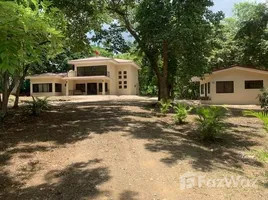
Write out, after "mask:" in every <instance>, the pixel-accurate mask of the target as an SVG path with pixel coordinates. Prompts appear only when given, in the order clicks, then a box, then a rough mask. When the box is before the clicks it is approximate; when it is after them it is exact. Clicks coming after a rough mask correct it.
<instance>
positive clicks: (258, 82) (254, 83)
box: [245, 80, 264, 90]
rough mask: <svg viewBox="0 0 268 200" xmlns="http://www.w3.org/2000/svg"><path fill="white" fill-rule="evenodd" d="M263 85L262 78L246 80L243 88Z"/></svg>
mask: <svg viewBox="0 0 268 200" xmlns="http://www.w3.org/2000/svg"><path fill="white" fill-rule="evenodd" d="M263 86H264V81H263V80H246V81H245V90H252V89H262V88H263Z"/></svg>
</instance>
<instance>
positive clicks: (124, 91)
mask: <svg viewBox="0 0 268 200" xmlns="http://www.w3.org/2000/svg"><path fill="white" fill-rule="evenodd" d="M131 68H132V67H130V66H129V65H124V66H122V65H117V66H116V91H117V92H116V93H117V95H134V94H133V93H132V90H131V80H132V77H131V76H132V73H131ZM120 71H122V72H124V71H126V72H127V79H121V80H119V72H120ZM122 76H124V74H123V73H122ZM119 81H122V82H123V83H124V81H127V89H125V88H124V84H122V86H123V88H122V89H119Z"/></svg>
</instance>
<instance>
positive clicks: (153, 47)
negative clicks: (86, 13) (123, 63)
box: [106, 0, 222, 99]
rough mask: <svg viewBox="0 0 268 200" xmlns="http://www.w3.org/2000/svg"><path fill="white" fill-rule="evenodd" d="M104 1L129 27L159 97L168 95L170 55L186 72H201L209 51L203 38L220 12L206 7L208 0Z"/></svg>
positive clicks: (216, 20) (114, 14)
mask: <svg viewBox="0 0 268 200" xmlns="http://www.w3.org/2000/svg"><path fill="white" fill-rule="evenodd" d="M106 3H107V10H108V11H110V14H111V15H112V16H113V17H114V18H115V19H116V20H117V21H118V22H119V25H120V26H123V27H125V28H126V30H128V32H129V33H130V34H131V35H132V36H133V38H134V39H135V42H137V44H138V47H139V48H140V50H141V51H142V52H143V53H144V54H145V56H146V57H147V59H148V61H149V63H150V65H149V66H150V68H151V69H152V70H153V71H154V73H155V75H156V77H157V85H158V89H159V99H162V98H163V99H166V98H169V96H170V89H169V88H170V84H171V85H172V83H169V82H168V79H169V77H170V75H169V74H170V73H172V71H170V70H169V69H170V67H169V61H170V59H169V55H171V54H172V55H175V57H176V60H177V62H178V63H179V64H178V65H177V66H185V68H187V71H186V72H188V73H187V74H189V76H190V74H191V73H189V72H195V74H196V75H198V74H202V73H203V71H204V70H205V68H206V66H207V60H206V57H207V56H208V55H209V53H210V48H209V47H210V46H209V45H207V43H206V42H207V41H206V40H207V39H208V36H209V35H210V33H211V30H212V28H213V24H217V23H218V22H219V20H221V17H222V13H217V14H216V15H215V14H214V13H212V12H211V11H209V10H208V7H209V6H212V5H213V3H212V2H211V1H209V0H202V1H198V2H196V1H191V0H186V1H183V2H182V1H168V0H160V1H159V0H154V1H149V0H143V1H140V2H139V3H137V2H136V1H134V0H133V1H131V0H128V1H120V0H110V1H106ZM175 69H176V68H175ZM173 74H176V73H173Z"/></svg>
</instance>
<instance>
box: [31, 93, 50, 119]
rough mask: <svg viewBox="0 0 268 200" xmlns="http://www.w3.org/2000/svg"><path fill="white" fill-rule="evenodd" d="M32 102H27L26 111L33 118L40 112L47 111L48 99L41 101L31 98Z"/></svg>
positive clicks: (37, 98)
mask: <svg viewBox="0 0 268 200" xmlns="http://www.w3.org/2000/svg"><path fill="white" fill-rule="evenodd" d="M32 98H33V101H30V102H27V103H28V104H29V106H28V110H29V112H30V113H31V115H33V116H38V115H39V114H40V113H41V112H42V111H44V110H47V109H48V107H49V104H48V97H45V98H44V99H41V98H39V97H34V96H32Z"/></svg>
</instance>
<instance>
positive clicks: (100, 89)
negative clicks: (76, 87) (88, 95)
mask: <svg viewBox="0 0 268 200" xmlns="http://www.w3.org/2000/svg"><path fill="white" fill-rule="evenodd" d="M99 92H102V83H99ZM105 92H108V83H105Z"/></svg>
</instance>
